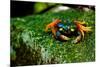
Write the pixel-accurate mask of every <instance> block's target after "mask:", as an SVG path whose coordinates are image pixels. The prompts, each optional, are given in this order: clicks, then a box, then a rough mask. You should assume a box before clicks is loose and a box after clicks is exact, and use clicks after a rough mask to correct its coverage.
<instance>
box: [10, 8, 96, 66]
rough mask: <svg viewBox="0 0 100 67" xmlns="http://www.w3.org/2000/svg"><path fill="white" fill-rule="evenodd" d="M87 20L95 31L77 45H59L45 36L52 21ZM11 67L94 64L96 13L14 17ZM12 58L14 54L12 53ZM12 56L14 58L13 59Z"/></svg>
mask: <svg viewBox="0 0 100 67" xmlns="http://www.w3.org/2000/svg"><path fill="white" fill-rule="evenodd" d="M56 18H59V19H62V20H63V21H64V20H66V19H67V18H69V19H70V20H71V21H73V20H75V19H77V20H84V21H86V23H87V25H88V26H92V29H93V31H92V32H91V33H87V34H86V35H85V38H84V39H83V40H82V41H81V42H79V43H78V44H72V43H71V41H67V42H60V41H58V40H56V39H54V38H53V37H52V34H51V33H46V32H45V31H44V30H45V27H46V25H47V24H48V23H50V22H52V20H53V19H56ZM11 46H12V48H13V50H14V51H15V52H14V58H15V55H16V59H14V60H12V59H11V63H12V65H31V64H52V63H76V62H92V61H95V12H94V11H90V12H85V11H83V12H82V11H79V10H74V9H70V10H67V11H62V12H58V13H52V12H48V13H45V14H41V15H31V16H26V17H22V18H20V17H19V18H11ZM11 55H13V54H11ZM11 57H13V56H11Z"/></svg>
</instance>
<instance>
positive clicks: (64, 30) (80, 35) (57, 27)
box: [45, 19, 92, 43]
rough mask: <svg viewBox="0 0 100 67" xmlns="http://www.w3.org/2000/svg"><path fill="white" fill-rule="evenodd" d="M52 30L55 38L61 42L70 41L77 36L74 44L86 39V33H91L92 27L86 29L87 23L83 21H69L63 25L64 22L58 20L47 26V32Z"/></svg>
mask: <svg viewBox="0 0 100 67" xmlns="http://www.w3.org/2000/svg"><path fill="white" fill-rule="evenodd" d="M49 28H50V29H51V32H52V34H53V37H54V38H55V39H58V40H60V41H68V40H70V37H71V36H74V35H75V36H76V38H75V39H74V40H73V41H72V43H78V42H80V41H81V40H82V39H84V36H85V35H84V33H85V32H90V31H92V30H91V27H86V24H85V22H82V21H77V20H75V21H73V22H72V23H71V22H70V21H69V20H67V22H66V24H64V23H62V20H60V19H56V20H54V21H53V22H51V23H50V24H48V25H47V26H46V29H45V31H46V32H48V29H49Z"/></svg>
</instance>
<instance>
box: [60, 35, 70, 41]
mask: <svg viewBox="0 0 100 67" xmlns="http://www.w3.org/2000/svg"><path fill="white" fill-rule="evenodd" d="M60 38H61V39H62V40H70V38H69V37H67V36H64V35H60Z"/></svg>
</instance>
